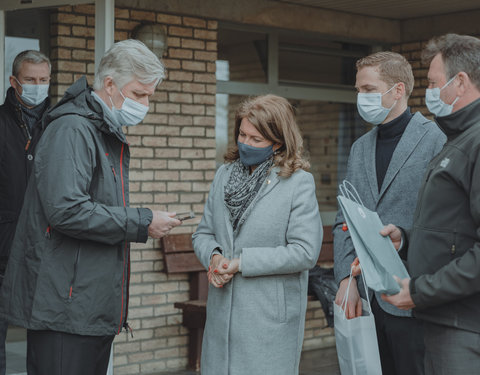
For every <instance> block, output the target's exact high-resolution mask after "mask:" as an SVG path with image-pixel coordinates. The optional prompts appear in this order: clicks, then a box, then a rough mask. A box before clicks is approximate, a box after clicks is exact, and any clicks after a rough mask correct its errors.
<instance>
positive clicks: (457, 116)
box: [435, 99, 480, 139]
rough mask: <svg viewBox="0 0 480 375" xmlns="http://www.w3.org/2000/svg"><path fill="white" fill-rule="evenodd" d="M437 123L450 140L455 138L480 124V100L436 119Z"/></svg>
mask: <svg viewBox="0 0 480 375" xmlns="http://www.w3.org/2000/svg"><path fill="white" fill-rule="evenodd" d="M435 122H436V123H437V125H438V127H439V128H440V130H442V131H443V132H444V133H445V135H446V136H447V137H448V139H451V138H455V137H456V136H457V135H459V134H461V133H463V132H464V131H465V130H467V129H469V128H470V127H471V126H473V125H475V124H478V123H480V99H477V100H475V101H473V102H471V103H470V104H468V105H467V106H465V107H463V108H462V109H460V110H458V111H456V112H453V113H452V114H450V115H448V116H442V117H435Z"/></svg>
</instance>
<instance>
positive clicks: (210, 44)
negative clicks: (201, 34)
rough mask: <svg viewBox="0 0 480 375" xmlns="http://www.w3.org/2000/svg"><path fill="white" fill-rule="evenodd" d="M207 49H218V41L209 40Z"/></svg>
mask: <svg viewBox="0 0 480 375" xmlns="http://www.w3.org/2000/svg"><path fill="white" fill-rule="evenodd" d="M205 49H206V50H207V51H217V42H207V46H206V48H205Z"/></svg>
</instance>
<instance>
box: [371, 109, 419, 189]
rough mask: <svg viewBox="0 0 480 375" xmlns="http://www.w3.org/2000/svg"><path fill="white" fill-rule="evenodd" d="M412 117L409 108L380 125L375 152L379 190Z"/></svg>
mask: <svg viewBox="0 0 480 375" xmlns="http://www.w3.org/2000/svg"><path fill="white" fill-rule="evenodd" d="M412 117H413V114H412V113H411V112H410V108H407V109H406V110H405V112H403V113H402V114H401V115H400V116H398V117H397V118H395V119H393V120H392V121H390V122H387V123H385V124H382V125H379V126H378V134H377V149H376V152H375V161H376V162H375V164H376V165H375V167H376V170H377V183H378V191H380V189H381V188H382V184H383V179H384V178H385V174H386V173H387V169H388V166H389V164H390V160H392V155H393V152H394V151H395V147H397V144H398V142H399V141H400V138H402V135H403V132H404V131H405V129H406V128H407V125H408V123H409V122H410V120H411V119H412Z"/></svg>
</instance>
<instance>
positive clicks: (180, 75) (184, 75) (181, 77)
mask: <svg viewBox="0 0 480 375" xmlns="http://www.w3.org/2000/svg"><path fill="white" fill-rule="evenodd" d="M168 79H169V80H172V81H192V80H193V73H190V72H183V71H181V70H180V71H170V72H169V73H168Z"/></svg>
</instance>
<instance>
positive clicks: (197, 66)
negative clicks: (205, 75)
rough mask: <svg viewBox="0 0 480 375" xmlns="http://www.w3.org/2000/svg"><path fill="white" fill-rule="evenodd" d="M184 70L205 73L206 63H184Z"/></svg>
mask: <svg viewBox="0 0 480 375" xmlns="http://www.w3.org/2000/svg"><path fill="white" fill-rule="evenodd" d="M182 69H184V70H193V71H196V72H204V71H205V63H204V62H201V61H182Z"/></svg>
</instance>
